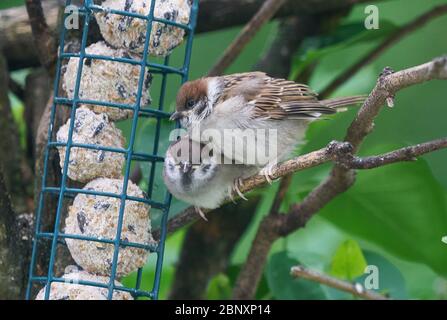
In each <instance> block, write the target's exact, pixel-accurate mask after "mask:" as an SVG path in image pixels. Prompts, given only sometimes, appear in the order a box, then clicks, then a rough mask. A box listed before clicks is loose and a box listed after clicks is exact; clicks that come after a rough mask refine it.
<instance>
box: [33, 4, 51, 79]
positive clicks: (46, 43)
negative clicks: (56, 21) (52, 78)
mask: <svg viewBox="0 0 447 320" xmlns="http://www.w3.org/2000/svg"><path fill="white" fill-rule="evenodd" d="M25 6H26V10H27V12H28V16H29V21H30V25H31V30H32V33H33V36H34V44H35V45H36V49H37V54H38V57H39V60H40V63H41V64H42V66H44V67H45V69H47V70H48V71H49V72H50V74H53V73H54V69H55V66H56V61H57V41H56V37H55V36H54V34H53V32H52V31H51V30H50V27H49V26H48V24H47V21H46V18H45V15H44V11H43V8H42V3H41V1H40V0H26V2H25Z"/></svg>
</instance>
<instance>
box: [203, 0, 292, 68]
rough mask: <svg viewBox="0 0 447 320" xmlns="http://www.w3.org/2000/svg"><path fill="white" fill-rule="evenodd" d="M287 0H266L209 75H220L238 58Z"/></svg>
mask: <svg viewBox="0 0 447 320" xmlns="http://www.w3.org/2000/svg"><path fill="white" fill-rule="evenodd" d="M285 2H286V0H266V1H265V2H264V3H263V4H262V6H261V7H260V8H259V11H258V12H256V14H255V15H254V16H253V18H251V19H250V21H249V22H248V23H247V24H246V25H245V27H244V28H243V29H242V30H241V31H240V32H239V34H238V35H237V37H236V39H234V40H233V42H232V43H231V44H230V45H229V46H228V47H227V49H225V52H224V53H223V54H222V56H221V57H220V58H219V60H218V61H217V63H216V64H215V65H214V66H213V67H212V68H211V70H210V72H208V76H210V77H213V76H220V75H222V74H223V72H224V71H225V70H226V69H227V68H228V67H229V66H230V65H231V64H232V63H233V62H234V60H236V58H237V57H238V56H239V54H240V53H241V51H242V50H243V49H244V48H245V46H246V45H247V44H248V43H249V42H250V41H251V40H252V39H253V37H254V36H255V35H256V33H258V31H259V30H260V29H261V27H262V26H263V25H264V24H266V23H267V22H268V21H269V20H270V19H271V18H272V17H273V15H274V14H275V13H276V12H277V11H278V10H279V8H281V6H282V5H283V4H284V3H285Z"/></svg>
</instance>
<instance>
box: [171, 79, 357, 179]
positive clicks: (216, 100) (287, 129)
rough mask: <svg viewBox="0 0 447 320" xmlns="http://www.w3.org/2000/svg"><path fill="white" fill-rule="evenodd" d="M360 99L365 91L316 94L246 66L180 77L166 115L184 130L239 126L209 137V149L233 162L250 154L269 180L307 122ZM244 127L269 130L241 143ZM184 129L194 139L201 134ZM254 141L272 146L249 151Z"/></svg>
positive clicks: (222, 129) (297, 140)
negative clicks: (344, 94) (232, 71)
mask: <svg viewBox="0 0 447 320" xmlns="http://www.w3.org/2000/svg"><path fill="white" fill-rule="evenodd" d="M364 100H365V96H352V97H343V98H334V99H326V100H318V97H317V94H316V93H315V92H314V91H313V90H312V89H311V88H309V87H308V86H307V85H304V84H299V83H295V82H293V81H289V80H285V79H279V78H273V77H270V76H268V75H267V74H265V73H263V72H248V73H238V74H232V75H225V76H219V77H205V78H200V79H197V80H194V81H189V82H186V83H185V84H183V85H182V87H181V88H180V90H179V92H178V94H177V99H176V111H175V112H174V113H173V114H172V116H171V118H170V119H171V120H179V121H180V124H181V125H182V126H183V127H184V128H186V129H187V130H188V132H190V133H191V131H193V130H194V129H196V130H199V131H200V132H202V133H203V132H205V131H206V130H210V129H212V130H218V131H219V132H220V133H221V134H222V135H221V136H224V135H225V132H228V131H232V130H233V131H234V130H239V131H237V132H238V133H236V134H233V136H232V139H212V141H211V142H212V144H213V148H214V150H216V151H218V152H220V153H221V154H223V155H224V156H225V157H227V158H229V159H234V160H235V161H237V163H243V164H249V165H252V164H253V163H249V162H247V158H250V159H253V158H255V163H254V165H256V166H257V167H258V168H260V169H262V170H261V172H260V174H264V175H265V177H266V179H267V181H269V182H271V179H270V176H271V171H272V169H273V168H274V167H275V165H276V164H277V163H278V161H281V160H284V159H286V158H287V157H288V156H289V155H290V154H291V153H292V151H293V150H294V149H295V147H296V146H297V145H298V144H299V143H301V142H302V141H303V140H304V136H305V131H306V128H307V126H308V124H309V123H310V122H312V121H314V120H316V119H321V118H322V117H323V116H325V115H329V114H333V113H336V112H337V110H340V108H342V107H343V110H345V109H346V108H344V107H345V106H348V105H353V104H358V103H362V102H363V101H364ZM247 129H252V130H255V131H257V130H260V129H262V130H264V131H263V132H267V133H272V134H270V135H269V134H267V135H264V136H263V135H262V134H260V135H256V137H255V143H254V144H253V143H247V142H246V141H245V140H244V139H245V136H244V135H242V134H240V132H241V131H240V130H247ZM190 135H191V137H192V139H193V140H196V141H198V140H200V139H202V138H203V137H201V136H200V135H193V134H190ZM197 136H198V138H197ZM195 137H196V138H195ZM235 146H236V148H235ZM237 146H239V148H237ZM259 147H263V148H264V149H263V150H273V151H274V152H270V153H269V154H268V155H266V156H263V157H258V155H256V157H253V156H254V155H253V153H256V148H259ZM235 149H236V150H235Z"/></svg>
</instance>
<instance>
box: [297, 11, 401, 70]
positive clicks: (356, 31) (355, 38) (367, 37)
mask: <svg viewBox="0 0 447 320" xmlns="http://www.w3.org/2000/svg"><path fill="white" fill-rule="evenodd" d="M395 30H397V26H396V25H395V24H394V23H392V22H391V21H387V20H384V21H381V22H380V29H378V30H366V29H365V26H364V23H363V21H357V22H352V23H349V24H344V25H341V26H340V27H339V28H337V30H336V31H335V32H334V33H333V34H330V35H327V36H318V37H312V38H309V39H308V40H307V41H306V42H305V43H304V44H303V46H302V47H301V49H300V52H298V54H297V56H296V57H295V59H294V61H293V65H292V72H291V75H290V78H291V79H295V78H296V76H297V75H298V74H300V73H301V72H302V71H303V70H304V69H305V68H306V67H307V66H309V65H310V64H312V63H314V62H316V61H317V60H319V59H321V58H323V57H325V56H327V55H330V54H332V53H335V52H337V51H340V50H343V49H345V48H348V47H350V46H353V45H356V44H359V43H362V42H370V41H374V40H376V39H380V38H383V37H384V36H386V35H388V34H390V33H391V32H393V31H395Z"/></svg>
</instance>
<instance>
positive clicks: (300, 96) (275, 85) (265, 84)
mask: <svg viewBox="0 0 447 320" xmlns="http://www.w3.org/2000/svg"><path fill="white" fill-rule="evenodd" d="M224 81H225V89H224V94H223V95H222V97H221V98H223V99H227V98H229V97H232V96H237V95H242V96H244V97H245V99H246V101H247V102H253V103H254V105H255V116H256V117H261V118H269V119H276V120H281V119H285V118H289V119H309V118H316V117H318V116H319V115H318V114H332V113H335V110H334V109H333V108H330V107H327V106H325V105H323V104H321V103H320V102H319V101H318V99H317V94H316V93H315V92H314V91H312V89H310V88H309V87H308V86H306V85H304V84H299V83H295V82H293V81H289V80H285V79H277V78H271V77H269V76H267V75H266V74H265V73H263V72H248V73H239V74H233V75H229V76H224Z"/></svg>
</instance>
